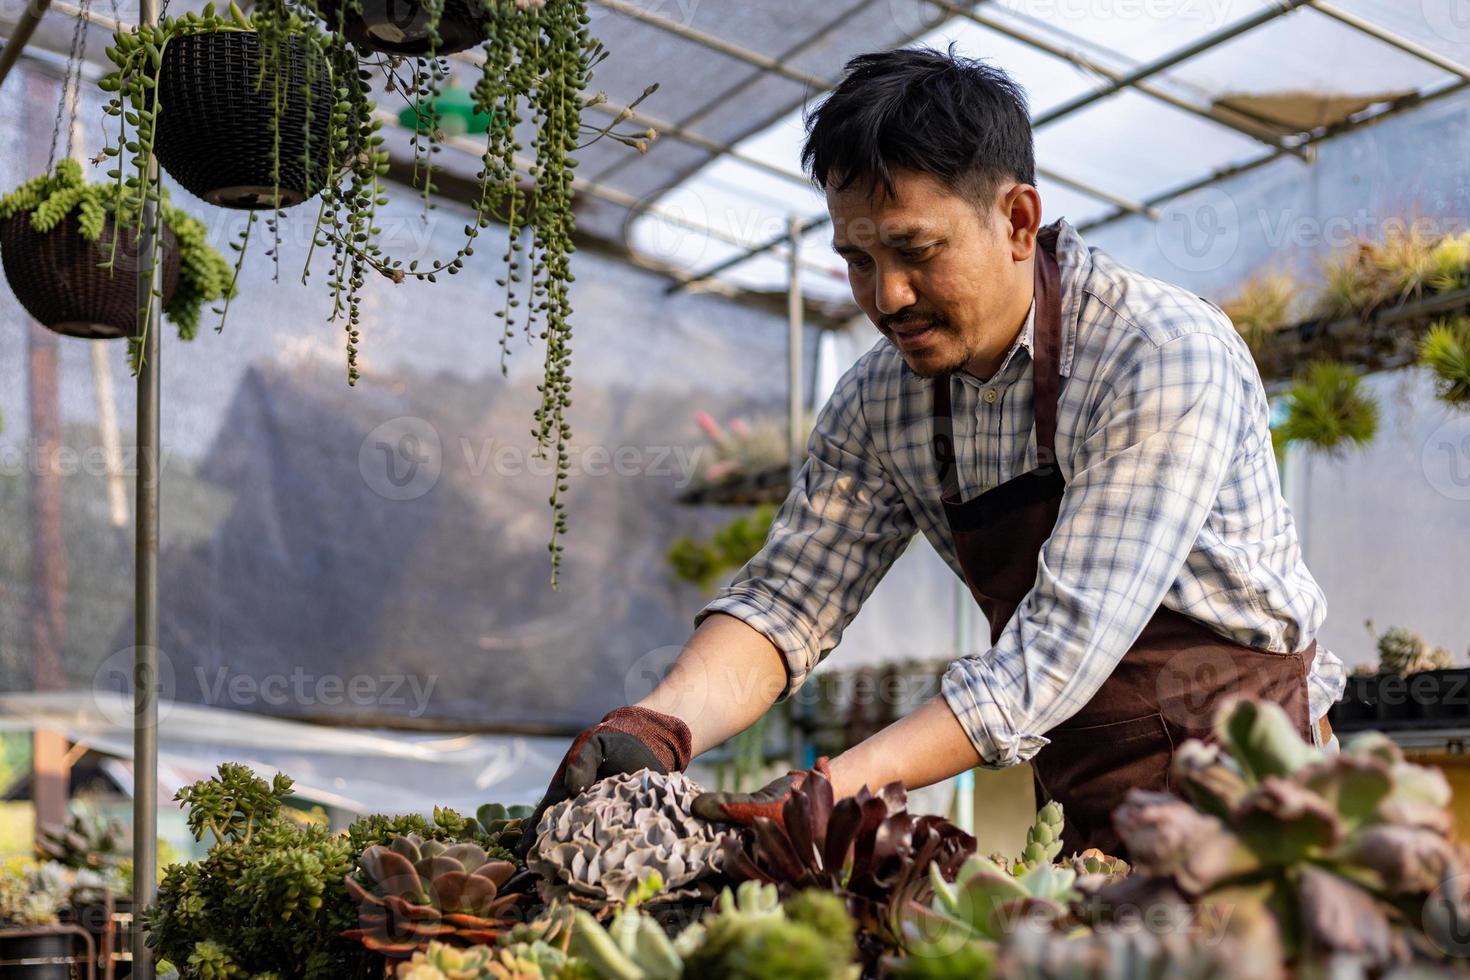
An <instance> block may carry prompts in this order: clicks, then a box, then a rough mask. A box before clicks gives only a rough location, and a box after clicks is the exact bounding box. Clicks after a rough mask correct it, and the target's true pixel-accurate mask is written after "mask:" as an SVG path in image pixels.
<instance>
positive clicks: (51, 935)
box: [0, 930, 86, 980]
mask: <svg viewBox="0 0 1470 980" xmlns="http://www.w3.org/2000/svg"><path fill="white" fill-rule="evenodd" d="M73 959H79V960H83V961H85V959H86V957H85V956H83V957H77V956H76V955H75V952H74V950H73V935H72V933H69V932H43V931H40V930H34V931H33V932H32V934H31V935H26V936H0V963H4V964H6V965H5V966H0V975H3V976H4V977H5V980H71V975H72V972H71V961H72V960H73ZM17 960H55V961H59V962H51V963H46V962H41V963H35V964H31V965H26V966H19V965H15V962H16V961H17Z"/></svg>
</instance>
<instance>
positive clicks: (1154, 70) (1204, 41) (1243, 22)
mask: <svg viewBox="0 0 1470 980" xmlns="http://www.w3.org/2000/svg"><path fill="white" fill-rule="evenodd" d="M930 2H931V3H932V2H935V0H930ZM1311 2H1312V0H1275V3H1274V4H1273V5H1272V6H1268V7H1266V8H1264V9H1262V10H1260V11H1258V12H1256V13H1254V14H1252V15H1251V16H1249V17H1244V18H1242V19H1240V20H1238V21H1236V22H1235V23H1233V24H1227V25H1225V26H1224V27H1222V28H1220V29H1219V30H1217V31H1211V32H1210V33H1209V34H1206V35H1205V36H1204V37H1202V38H1199V39H1198V40H1196V41H1192V42H1191V43H1189V44H1186V45H1185V46H1184V47H1182V48H1176V49H1174V50H1173V51H1170V52H1169V53H1168V54H1166V55H1163V56H1161V57H1159V58H1155V59H1154V60H1153V61H1150V62H1147V63H1145V64H1142V65H1139V66H1138V67H1137V68H1134V69H1133V70H1132V71H1128V72H1124V73H1123V74H1122V75H1120V76H1119V77H1118V78H1116V79H1114V80H1113V81H1112V82H1110V83H1109V84H1107V85H1104V86H1103V87H1102V88H1099V89H1094V90H1093V91H1091V92H1087V93H1085V94H1083V95H1079V96H1077V97H1076V98H1075V99H1070V100H1068V101H1067V102H1064V103H1062V104H1061V105H1059V106H1057V107H1056V108H1055V109H1049V110H1047V111H1046V112H1044V113H1042V114H1041V115H1040V116H1039V117H1037V118H1036V119H1035V120H1033V121H1032V123H1031V125H1032V126H1033V127H1041V126H1045V125H1047V124H1048V123H1052V122H1055V121H1056V120H1058V119H1061V118H1062V117H1064V116H1070V115H1071V114H1072V113H1074V112H1077V111H1078V110H1080V109H1084V108H1086V107H1087V106H1090V105H1092V104H1093V103H1094V102H1097V101H1099V100H1100V99H1105V98H1107V97H1108V96H1110V95H1113V94H1114V93H1116V92H1119V91H1121V90H1122V89H1125V88H1137V86H1138V83H1139V82H1141V81H1143V80H1144V79H1147V78H1152V77H1153V76H1154V75H1158V74H1160V73H1162V72H1165V71H1168V70H1169V69H1170V68H1173V67H1174V66H1175V65H1177V64H1180V63H1181V62H1184V61H1188V60H1189V59H1190V58H1193V57H1194V56H1195V55H1197V54H1202V53H1203V52H1205V51H1208V50H1209V49H1211V48H1214V47H1217V46H1219V45H1221V44H1224V43H1225V42H1226V41H1230V40H1234V39H1235V38H1237V37H1239V36H1240V35H1242V34H1245V33H1247V32H1249V31H1253V30H1255V29H1256V28H1257V27H1260V26H1262V25H1264V24H1268V23H1270V22H1271V21H1273V20H1275V19H1276V18H1278V17H1282V16H1285V15H1286V14H1289V13H1291V12H1292V11H1293V10H1296V9H1297V8H1298V7H1303V6H1306V5H1307V4H1309V3H1311Z"/></svg>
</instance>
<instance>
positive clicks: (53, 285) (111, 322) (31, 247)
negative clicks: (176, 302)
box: [0, 211, 179, 340]
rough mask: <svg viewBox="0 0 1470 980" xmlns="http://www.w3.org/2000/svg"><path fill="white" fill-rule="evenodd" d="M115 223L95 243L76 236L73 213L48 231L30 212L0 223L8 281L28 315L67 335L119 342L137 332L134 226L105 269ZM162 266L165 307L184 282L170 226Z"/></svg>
mask: <svg viewBox="0 0 1470 980" xmlns="http://www.w3.org/2000/svg"><path fill="white" fill-rule="evenodd" d="M115 228H116V226H115V225H114V224H113V223H112V220H111V219H110V218H109V219H108V221H107V224H106V225H105V226H104V227H103V229H102V234H101V236H100V237H98V239H97V241H95V242H89V241H87V240H86V239H85V238H83V237H82V236H81V234H80V232H78V231H77V224H76V217H75V216H74V215H67V216H66V217H65V218H63V219H62V220H61V221H59V222H57V224H56V227H54V228H52V229H51V230H50V231H48V232H39V231H36V230H35V229H34V228H32V227H31V215H30V212H29V211H26V212H22V213H21V214H16V215H12V216H11V217H9V218H6V219H4V220H3V221H0V261H3V262H4V265H5V278H6V279H8V280H9V281H10V288H11V290H12V291H13V292H14V293H15V296H16V299H18V300H20V304H21V305H22V306H24V307H25V308H26V312H27V313H29V314H30V315H31V316H33V317H35V318H36V319H37V320H39V321H40V322H41V323H42V324H43V325H45V326H46V327H48V328H49V329H51V330H54V331H56V332H57V333H59V334H64V335H66V336H68V337H83V338H86V339H88V340H115V339H117V338H119V337H131V336H133V335H134V334H135V333H137V330H138V233H137V229H136V228H130V229H129V230H128V232H127V233H126V234H125V235H123V237H122V240H121V241H119V242H118V243H117V254H116V256H115V257H114V258H113V268H112V269H111V270H110V271H109V270H107V269H100V268H98V265H99V264H100V263H103V262H106V261H107V259H108V256H109V255H111V254H112V244H111V243H112V236H113V234H114V233H115ZM159 244H160V246H161V253H162V254H161V255H160V257H159V261H160V262H161V263H162V270H161V271H162V279H163V304H164V305H165V306H167V305H168V303H169V301H170V300H172V299H173V296H174V290H176V289H177V288H178V285H179V250H178V243H177V241H176V240H175V238H174V235H173V232H171V231H169V230H168V227H167V226H165V227H164V229H163V241H162V242H160V243H159Z"/></svg>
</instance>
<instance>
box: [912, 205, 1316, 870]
mask: <svg viewBox="0 0 1470 980" xmlns="http://www.w3.org/2000/svg"><path fill="white" fill-rule="evenodd" d="M1057 232H1058V226H1057V225H1050V226H1048V227H1046V228H1043V229H1042V230H1041V232H1040V235H1039V236H1038V247H1037V250H1036V316H1035V321H1034V324H1035V326H1034V337H1033V341H1032V348H1033V356H1032V369H1033V373H1034V387H1035V391H1034V394H1033V396H1032V401H1033V408H1034V412H1035V426H1036V447H1037V450H1036V454H1037V462H1038V465H1037V468H1036V469H1034V470H1031V471H1029V472H1026V473H1022V474H1021V475H1019V476H1017V477H1015V478H1013V479H1010V480H1007V481H1006V482H1005V483H1002V484H1000V485H999V486H997V487H993V488H991V489H990V490H987V491H985V492H984V493H982V494H980V495H979V496H978V497H975V498H973V499H971V500H966V501H961V500H960V499H959V477H958V474H957V473H956V471H955V466H954V428H953V420H952V418H951V410H950V390H949V388H950V379H949V378H948V377H942V378H938V379H936V381H935V384H934V406H933V411H934V449H935V454H936V457H937V460H938V465H939V473H940V479H941V486H942V487H943V491H944V516H945V519H946V521H947V522H948V524H949V532H950V537H951V540H952V541H953V545H954V550H955V554H956V555H957V556H958V558H959V563H960V566H961V568H963V569H964V573H965V582H966V583H967V584H968V585H969V587H970V592H971V593H972V594H973V595H974V596H975V600H976V601H977V602H978V603H979V604H980V608H981V609H982V610H983V611H984V612H985V616H986V618H987V619H988V620H989V621H990V642H991V643H992V644H993V643H995V642H996V641H997V640H999V639H1000V634H1001V631H1002V630H1003V629H1004V628H1005V625H1006V623H1007V622H1008V621H1009V620H1010V618H1011V616H1012V615H1013V614H1014V613H1015V611H1016V608H1017V606H1018V605H1020V602H1021V599H1022V598H1023V597H1024V596H1025V595H1026V593H1027V592H1029V591H1030V590H1031V587H1032V586H1033V584H1034V583H1035V582H1036V566H1037V557H1038V554H1039V552H1040V551H1041V546H1042V545H1043V544H1044V543H1045V542H1046V539H1047V538H1048V537H1050V536H1051V532H1052V528H1053V527H1055V525H1056V520H1057V514H1058V512H1059V510H1060V508H1061V502H1062V493H1063V491H1064V490H1065V488H1066V480H1065V479H1064V478H1063V477H1062V473H1061V470H1060V469H1059V468H1058V467H1057V465H1056V442H1055V440H1056V428H1057V400H1058V395H1059V393H1060V391H1061V380H1062V379H1061V372H1060V363H1059V362H1060V348H1061V299H1062V296H1061V286H1060V278H1061V277H1060V272H1059V269H1058V266H1057V260H1056V255H1055V252H1056V237H1057ZM1315 652H1316V643H1315V642H1313V643H1312V644H1311V645H1310V646H1308V647H1307V649H1306V650H1304V651H1302V652H1300V653H1295V654H1280V653H1271V652H1269V651H1265V650H1257V649H1255V648H1253V647H1248V646H1243V645H1241V644H1238V643H1234V642H1231V641H1229V640H1227V639H1225V638H1224V637H1222V636H1220V635H1219V634H1218V633H1216V632H1214V631H1213V630H1211V629H1210V628H1209V627H1207V626H1205V625H1204V624H1203V623H1200V622H1197V621H1196V620H1193V619H1190V618H1189V617H1187V616H1184V615H1182V614H1180V613H1177V612H1174V611H1172V610H1169V609H1166V608H1164V607H1163V606H1160V607H1159V609H1158V611H1157V612H1156V613H1155V614H1154V616H1153V618H1152V619H1151V620H1149V622H1148V624H1147V625H1145V626H1144V628H1143V632H1142V634H1140V636H1139V637H1138V639H1137V640H1136V641H1135V642H1134V644H1133V646H1132V647H1130V648H1129V649H1128V652H1127V653H1126V654H1124V655H1123V658H1122V659H1121V660H1120V661H1119V662H1118V665H1117V667H1116V668H1114V670H1113V673H1112V674H1111V675H1110V676H1109V677H1108V679H1107V680H1106V681H1104V682H1103V685H1102V687H1101V688H1099V689H1098V691H1097V693H1096V694H1094V695H1093V697H1092V700H1090V701H1088V702H1087V704H1086V705H1085V706H1084V707H1083V708H1082V710H1081V711H1079V712H1077V713H1076V714H1075V715H1073V716H1072V717H1071V718H1069V719H1067V720H1066V721H1065V722H1063V723H1062V724H1061V725H1059V726H1057V727H1056V728H1054V729H1052V730H1051V731H1049V732H1047V733H1046V737H1047V738H1048V739H1049V740H1050V744H1048V745H1047V746H1046V747H1045V748H1043V749H1042V750H1041V751H1040V752H1038V753H1037V754H1036V756H1035V758H1034V759H1032V767H1033V770H1034V772H1035V774H1036V791H1037V800H1038V804H1039V803H1040V802H1042V801H1045V800H1047V799H1053V800H1056V801H1057V802H1058V803H1060V804H1062V807H1063V809H1064V811H1065V815H1066V832H1065V835H1064V838H1063V840H1064V844H1063V846H1064V850H1063V852H1062V853H1064V854H1071V853H1073V852H1074V851H1079V850H1082V849H1084V848H1087V847H1098V848H1101V849H1102V850H1104V851H1106V852H1108V853H1110V854H1117V855H1119V856H1126V855H1124V854H1122V853H1121V852H1122V844H1121V843H1120V841H1119V840H1118V836H1117V834H1116V833H1115V832H1114V831H1113V825H1112V812H1113V810H1114V809H1115V808H1116V807H1117V806H1118V804H1119V803H1121V802H1122V801H1123V797H1124V795H1125V794H1126V793H1127V791H1128V790H1129V789H1130V788H1131V787H1135V786H1137V787H1140V788H1142V789H1153V790H1164V789H1167V788H1168V787H1169V764H1170V760H1171V758H1172V756H1173V750H1174V747H1175V746H1176V745H1177V744H1179V743H1180V742H1182V741H1183V740H1184V739H1186V738H1204V739H1209V738H1210V737H1211V722H1212V720H1213V714H1214V709H1215V708H1216V707H1217V706H1218V705H1219V703H1220V701H1221V699H1222V698H1224V697H1226V696H1228V695H1236V694H1238V695H1249V696H1252V697H1257V698H1261V699H1264V700H1269V701H1274V702H1276V703H1277V704H1279V705H1281V706H1282V707H1283V708H1285V709H1286V712H1287V714H1288V715H1289V716H1290V717H1291V719H1292V721H1293V722H1295V723H1296V725H1297V727H1298V729H1300V731H1301V734H1302V736H1303V737H1304V738H1306V739H1307V740H1308V741H1311V734H1310V724H1311V722H1310V718H1309V713H1308V707H1307V671H1308V669H1309V668H1310V665H1311V662H1312V657H1313V655H1314V654H1315Z"/></svg>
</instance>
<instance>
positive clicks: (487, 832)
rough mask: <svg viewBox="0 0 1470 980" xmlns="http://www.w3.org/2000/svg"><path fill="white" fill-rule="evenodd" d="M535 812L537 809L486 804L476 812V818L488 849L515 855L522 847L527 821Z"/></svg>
mask: <svg viewBox="0 0 1470 980" xmlns="http://www.w3.org/2000/svg"><path fill="white" fill-rule="evenodd" d="M534 812H535V807H529V806H510V807H507V806H503V805H501V804H499V803H486V804H485V805H484V806H482V807H480V808H479V809H478V810H476V811H475V818H476V819H477V821H478V822H479V825H480V832H481V834H483V835H484V843H485V845H486V846H487V847H488V848H498V849H500V850H503V851H507V852H509V853H512V854H513V853H515V852H516V848H517V847H519V846H520V843H521V835H522V834H523V833H525V831H526V821H527V820H529V819H530V818H531V814H532V813H534Z"/></svg>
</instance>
